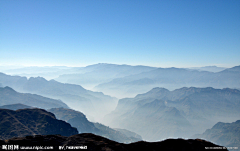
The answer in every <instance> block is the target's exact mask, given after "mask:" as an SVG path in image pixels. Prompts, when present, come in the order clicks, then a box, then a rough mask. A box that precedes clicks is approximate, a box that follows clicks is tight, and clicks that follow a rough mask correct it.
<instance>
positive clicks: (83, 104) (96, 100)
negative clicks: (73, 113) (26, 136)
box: [0, 73, 117, 120]
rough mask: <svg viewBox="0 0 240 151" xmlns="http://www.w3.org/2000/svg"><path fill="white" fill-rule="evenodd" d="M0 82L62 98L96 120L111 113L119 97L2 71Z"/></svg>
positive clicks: (28, 91)
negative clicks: (11, 74) (7, 73)
mask: <svg viewBox="0 0 240 151" xmlns="http://www.w3.org/2000/svg"><path fill="white" fill-rule="evenodd" d="M0 83H2V85H3V86H9V87H11V88H13V89H15V90H16V91H18V92H24V93H33V94H38V95H42V96H44V97H49V98H54V99H60V100H62V101H63V102H64V103H66V104H67V105H68V106H69V107H71V108H73V109H77V110H81V111H82V112H83V113H85V114H87V116H89V118H91V117H94V118H95V120H98V119H100V118H102V117H103V116H104V115H105V114H107V113H109V112H110V111H111V110H112V109H114V107H115V106H116V104H117V99H116V98H113V97H110V96H107V95H104V94H103V93H101V92H93V91H89V90H86V89H84V88H83V87H81V86H80V85H73V84H65V83H60V82H57V81H55V80H50V81H47V80H46V79H44V78H41V77H37V78H29V79H27V78H26V77H20V76H9V75H6V74H3V73H0Z"/></svg>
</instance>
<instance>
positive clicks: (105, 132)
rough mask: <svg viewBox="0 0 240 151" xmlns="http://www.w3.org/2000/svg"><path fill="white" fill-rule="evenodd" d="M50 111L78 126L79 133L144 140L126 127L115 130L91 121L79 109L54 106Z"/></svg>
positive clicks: (123, 141)
mask: <svg viewBox="0 0 240 151" xmlns="http://www.w3.org/2000/svg"><path fill="white" fill-rule="evenodd" d="M48 111H49V112H51V113H53V114H55V115H56V118H57V119H59V120H63V121H66V122H68V123H70V124H71V126H73V127H76V128H77V129H78V131H79V133H93V134H96V135H99V136H103V137H106V138H108V139H111V140H113V141H117V142H120V143H131V142H137V141H140V140H142V138H141V136H139V135H138V134H136V133H133V132H130V131H127V130H124V129H116V130H115V129H112V128H110V127H108V126H105V125H103V124H100V123H93V122H90V121H88V119H87V118H86V116H85V115H84V114H83V113H81V112H79V111H75V110H72V109H65V108H52V109H49V110H48Z"/></svg>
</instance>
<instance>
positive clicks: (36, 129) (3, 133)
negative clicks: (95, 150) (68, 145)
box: [0, 109, 78, 139]
mask: <svg viewBox="0 0 240 151" xmlns="http://www.w3.org/2000/svg"><path fill="white" fill-rule="evenodd" d="M50 134H61V135H63V136H71V135H75V134H78V131H77V129H76V128H73V127H71V125H70V124H68V123H66V122H64V121H61V120H57V119H56V118H55V116H54V114H52V113H50V112H47V111H45V110H43V109H21V110H17V111H13V110H8V109H0V138H1V139H10V138H12V137H23V136H26V135H50Z"/></svg>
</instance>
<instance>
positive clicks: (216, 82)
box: [93, 66, 240, 98]
mask: <svg viewBox="0 0 240 151" xmlns="http://www.w3.org/2000/svg"><path fill="white" fill-rule="evenodd" d="M239 77H240V66H236V67H233V68H229V69H225V70H223V71H221V72H216V73H214V72H207V71H197V70H189V69H182V68H157V69H154V70H150V71H147V72H141V73H139V74H133V75H129V76H125V77H122V78H115V79H113V80H111V81H109V82H105V83H101V84H99V85H98V86H96V87H95V88H94V89H93V90H96V91H101V92H103V93H105V94H112V95H114V96H116V97H119V98H123V97H134V96H135V95H137V94H140V93H145V92H147V91H148V90H150V89H152V88H154V87H164V88H167V89H169V90H174V89H178V88H181V87H191V86H194V87H214V88H226V87H228V88H239V85H240V78H239Z"/></svg>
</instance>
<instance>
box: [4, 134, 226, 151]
mask: <svg viewBox="0 0 240 151" xmlns="http://www.w3.org/2000/svg"><path fill="white" fill-rule="evenodd" d="M3 144H19V147H21V146H29V144H31V145H32V146H53V147H54V149H53V150H59V146H64V148H65V149H67V148H68V147H69V146H73V147H78V146H82V147H83V148H87V150H89V151H133V150H137V151H146V150H147V151H156V150H164V151H205V150H206V149H205V147H207V148H212V149H214V150H227V149H222V148H223V147H221V146H218V145H215V144H213V143H211V142H207V141H204V140H200V139H195V140H192V139H189V140H184V139H168V140H164V141H161V142H154V143H149V142H144V141H140V142H136V143H131V144H121V143H117V142H114V141H111V140H109V139H106V138H104V137H101V136H97V135H94V134H88V133H85V134H78V135H73V136H70V137H64V136H59V135H46V136H41V135H40V136H35V137H23V138H12V139H10V140H7V142H4V141H0V145H1V147H2V145H3ZM208 150H210V149H208Z"/></svg>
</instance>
